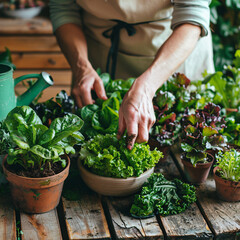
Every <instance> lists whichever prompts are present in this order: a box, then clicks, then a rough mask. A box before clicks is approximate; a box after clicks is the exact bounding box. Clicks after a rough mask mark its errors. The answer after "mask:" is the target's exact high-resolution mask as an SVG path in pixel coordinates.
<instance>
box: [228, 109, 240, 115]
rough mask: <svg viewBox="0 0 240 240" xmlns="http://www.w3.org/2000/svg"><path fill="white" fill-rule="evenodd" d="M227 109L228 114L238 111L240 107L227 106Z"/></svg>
mask: <svg viewBox="0 0 240 240" xmlns="http://www.w3.org/2000/svg"><path fill="white" fill-rule="evenodd" d="M225 109H226V114H227V115H228V114H230V113H232V112H238V109H237V108H225Z"/></svg>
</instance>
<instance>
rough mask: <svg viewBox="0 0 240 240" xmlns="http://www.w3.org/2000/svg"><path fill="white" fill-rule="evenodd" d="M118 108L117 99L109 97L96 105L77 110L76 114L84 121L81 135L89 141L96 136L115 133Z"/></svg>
mask: <svg viewBox="0 0 240 240" xmlns="http://www.w3.org/2000/svg"><path fill="white" fill-rule="evenodd" d="M119 108H120V101H119V99H118V98H117V97H110V98H109V99H107V100H105V101H103V100H100V99H99V100H98V101H96V104H91V105H87V106H84V107H83V108H81V109H78V110H77V112H76V114H77V115H78V116H80V117H81V118H82V119H83V121H84V125H83V127H82V129H81V133H82V134H83V135H84V137H85V138H86V139H90V138H92V137H94V136H95V135H97V134H106V133H116V132H117V129H118V119H119V117H118V110H119Z"/></svg>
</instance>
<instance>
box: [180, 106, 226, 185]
mask: <svg viewBox="0 0 240 240" xmlns="http://www.w3.org/2000/svg"><path fill="white" fill-rule="evenodd" d="M224 123H225V122H224V119H223V118H222V117H220V107H219V106H217V105H215V104H212V103H208V104H207V105H206V106H205V107H204V109H203V110H200V109H198V110H196V112H195V114H191V115H188V114H186V116H184V117H183V118H182V122H181V124H182V129H183V134H182V143H181V148H182V150H183V154H182V156H181V158H182V163H183V165H184V171H185V173H186V176H187V178H188V180H189V181H190V182H192V183H194V184H201V183H203V182H204V181H205V180H206V179H207V177H208V174H209V171H210V168H211V166H212V164H213V160H214V157H213V155H212V154H211V153H213V152H212V151H215V150H221V147H223V146H224V144H225V140H224V137H223V136H222V131H223V128H224V127H225V125H224Z"/></svg>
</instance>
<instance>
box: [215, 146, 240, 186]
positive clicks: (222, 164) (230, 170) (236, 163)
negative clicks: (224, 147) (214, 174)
mask: <svg viewBox="0 0 240 240" xmlns="http://www.w3.org/2000/svg"><path fill="white" fill-rule="evenodd" d="M216 159H217V166H218V167H219V168H220V170H219V171H218V173H219V174H220V176H221V177H222V178H224V179H226V180H230V181H235V182H239V181H240V152H238V151H236V150H235V149H231V150H230V151H225V152H224V153H223V152H222V151H220V152H219V153H218V154H217V156H216Z"/></svg>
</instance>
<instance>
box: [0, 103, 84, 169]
mask: <svg viewBox="0 0 240 240" xmlns="http://www.w3.org/2000/svg"><path fill="white" fill-rule="evenodd" d="M4 122H5V124H6V126H7V128H8V131H9V133H10V138H11V140H12V141H13V142H14V143H15V144H16V146H17V148H10V149H9V151H8V157H7V163H8V164H9V165H12V164H14V165H15V164H19V165H21V166H22V167H23V168H24V169H39V170H43V168H46V167H48V168H51V164H53V163H54V162H61V163H62V167H64V166H65V165H66V161H65V160H64V159H62V158H61V157H60V156H61V155H63V154H65V153H67V154H68V153H75V150H74V148H73V146H74V145H75V144H76V143H78V142H79V141H80V140H82V135H81V134H80V133H79V130H80V128H81V127H82V125H83V121H82V120H81V119H80V118H79V117H78V116H76V115H74V114H70V113H69V114H68V115H66V116H65V117H64V118H56V119H54V120H53V121H52V123H51V125H50V127H49V128H48V127H47V126H45V125H43V124H42V121H41V119H40V118H39V117H38V115H37V114H36V113H35V112H34V110H33V109H32V108H30V107H28V106H22V107H15V108H14V109H13V110H12V111H11V112H9V113H8V115H7V117H6V119H5V121H4Z"/></svg>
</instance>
